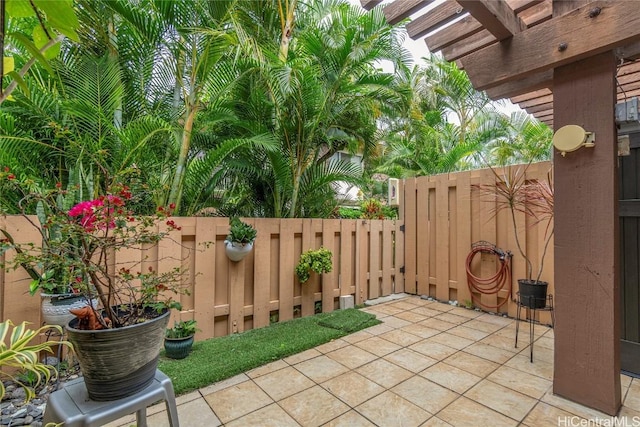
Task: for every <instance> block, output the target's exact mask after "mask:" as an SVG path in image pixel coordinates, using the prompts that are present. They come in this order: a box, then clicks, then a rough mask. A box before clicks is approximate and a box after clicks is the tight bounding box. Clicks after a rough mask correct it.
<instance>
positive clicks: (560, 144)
mask: <svg viewBox="0 0 640 427" xmlns="http://www.w3.org/2000/svg"><path fill="white" fill-rule="evenodd" d="M594 140H595V135H594V134H593V133H592V132H587V131H585V130H584V129H582V128H581V127H580V126H578V125H567V126H562V127H561V128H560V129H558V130H557V131H556V133H555V134H554V135H553V146H554V147H556V149H557V150H558V151H559V152H560V154H562V156H563V157H564V156H565V155H566V154H567V153H570V152H572V151H576V150H577V149H578V148H580V147H582V146H585V147H593V146H594V145H595V144H594Z"/></svg>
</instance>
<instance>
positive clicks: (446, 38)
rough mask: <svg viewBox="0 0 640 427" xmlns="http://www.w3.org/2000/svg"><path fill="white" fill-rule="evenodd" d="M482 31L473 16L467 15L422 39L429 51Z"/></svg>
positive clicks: (480, 25)
mask: <svg viewBox="0 0 640 427" xmlns="http://www.w3.org/2000/svg"><path fill="white" fill-rule="evenodd" d="M480 31H482V24H480V23H479V22H478V21H477V20H476V19H475V18H474V17H473V16H471V15H467V16H465V17H464V18H462V19H461V20H459V21H457V22H455V23H453V24H451V26H449V27H448V28H447V29H446V30H443V31H438V32H437V33H434V34H432V35H430V36H428V37H426V38H425V39H424V40H425V42H427V46H428V47H429V50H430V51H431V52H437V51H439V50H442V49H443V48H445V47H447V46H451V45H452V44H454V43H457V42H459V41H461V40H464V39H466V38H467V37H469V36H472V35H474V34H476V33H479V32H480Z"/></svg>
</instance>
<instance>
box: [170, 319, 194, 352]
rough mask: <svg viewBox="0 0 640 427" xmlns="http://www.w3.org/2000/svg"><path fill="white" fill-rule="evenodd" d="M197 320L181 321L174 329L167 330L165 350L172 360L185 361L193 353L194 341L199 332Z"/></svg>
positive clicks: (175, 324)
mask: <svg viewBox="0 0 640 427" xmlns="http://www.w3.org/2000/svg"><path fill="white" fill-rule="evenodd" d="M198 331H199V329H198V327H197V322H196V321H195V320H181V321H179V322H174V323H173V327H172V328H168V329H167V330H166V333H165V336H164V350H165V354H166V356H167V357H169V358H171V359H184V358H185V357H187V356H188V355H189V353H190V352H191V347H192V346H193V339H194V336H195V334H196V332H198Z"/></svg>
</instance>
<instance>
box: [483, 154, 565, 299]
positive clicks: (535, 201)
mask: <svg viewBox="0 0 640 427" xmlns="http://www.w3.org/2000/svg"><path fill="white" fill-rule="evenodd" d="M528 166H529V165H526V166H520V167H518V166H511V167H508V168H504V173H503V174H502V175H501V174H498V173H497V172H496V171H495V170H494V169H492V168H490V169H491V171H492V172H493V173H494V175H495V177H496V185H495V187H494V186H483V187H482V190H483V191H484V192H485V194H487V193H488V194H491V195H492V196H493V197H495V201H496V212H497V211H500V210H503V209H507V210H508V212H509V217H510V219H511V223H512V225H513V230H514V235H515V242H516V246H517V248H518V252H519V254H520V255H521V256H522V258H523V259H524V260H525V265H526V277H525V278H524V279H518V291H519V293H520V303H521V304H522V305H524V306H526V307H529V308H543V307H545V305H546V302H547V287H548V285H549V283H548V282H545V281H542V280H540V277H541V276H542V271H543V269H544V259H545V257H546V255H547V250H548V248H549V244H550V242H551V240H552V237H553V179H552V176H551V172H549V173H548V174H547V178H546V179H545V180H540V179H527V177H526V172H527V169H528ZM518 213H522V214H524V215H526V216H527V217H529V218H531V219H532V220H533V224H542V225H543V226H544V227H545V234H544V243H543V248H542V252H541V254H540V258H539V262H538V265H537V266H534V263H533V260H532V257H530V256H529V255H528V254H527V250H526V248H525V247H524V245H523V243H522V242H521V240H520V238H519V233H518V223H517V220H516V215H517V214H518Z"/></svg>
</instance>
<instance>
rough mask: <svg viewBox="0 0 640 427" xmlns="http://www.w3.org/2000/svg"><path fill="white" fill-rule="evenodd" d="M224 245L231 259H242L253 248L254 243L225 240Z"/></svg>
mask: <svg viewBox="0 0 640 427" xmlns="http://www.w3.org/2000/svg"><path fill="white" fill-rule="evenodd" d="M224 245H225V250H226V252H227V256H228V257H229V259H230V260H231V261H240V260H242V258H244V257H245V256H247V254H248V253H249V252H251V249H253V243H237V242H230V241H228V240H225V241H224Z"/></svg>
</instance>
